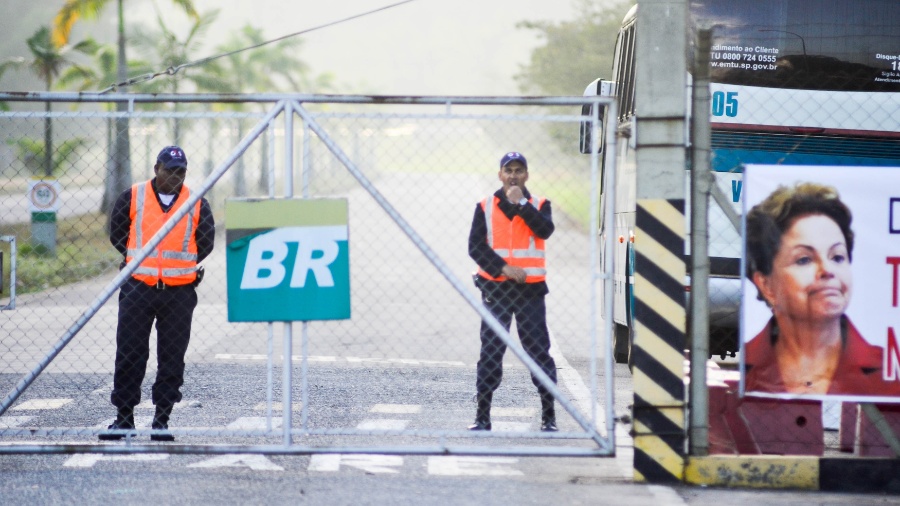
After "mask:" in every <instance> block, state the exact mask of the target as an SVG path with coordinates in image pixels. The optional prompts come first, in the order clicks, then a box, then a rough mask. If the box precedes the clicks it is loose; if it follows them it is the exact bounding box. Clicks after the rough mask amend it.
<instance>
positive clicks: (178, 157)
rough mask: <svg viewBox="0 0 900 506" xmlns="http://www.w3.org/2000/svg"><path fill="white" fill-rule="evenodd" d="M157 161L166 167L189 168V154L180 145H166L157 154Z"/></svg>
mask: <svg viewBox="0 0 900 506" xmlns="http://www.w3.org/2000/svg"><path fill="white" fill-rule="evenodd" d="M156 163H161V164H162V166H163V168H164V169H171V168H174V167H184V168H187V155H185V154H184V150H183V149H181V148H179V147H178V146H166V147H164V148H162V150H161V151H160V152H159V154H158V155H156Z"/></svg>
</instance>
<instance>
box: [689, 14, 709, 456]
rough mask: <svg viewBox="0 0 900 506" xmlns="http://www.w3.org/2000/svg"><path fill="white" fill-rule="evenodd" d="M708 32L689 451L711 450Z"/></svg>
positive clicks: (695, 237) (694, 225)
mask: <svg viewBox="0 0 900 506" xmlns="http://www.w3.org/2000/svg"><path fill="white" fill-rule="evenodd" d="M711 37H712V32H711V30H709V29H702V30H697V46H696V57H695V60H694V87H693V92H692V100H691V104H692V112H691V117H692V118H693V126H692V132H691V139H692V140H693V148H692V156H691V158H692V159H693V165H694V166H693V167H692V168H691V305H690V311H691V316H690V318H691V325H690V327H691V393H690V410H691V412H690V422H691V423H690V432H689V433H690V448H691V455H698V456H704V455H707V454H708V453H709V391H708V390H707V387H706V360H707V358H708V357H709V230H708V227H707V224H708V222H709V187H710V183H711V181H710V176H711V174H710V172H709V156H710V126H709V52H710V40H711Z"/></svg>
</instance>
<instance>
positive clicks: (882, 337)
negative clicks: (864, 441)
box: [742, 166, 900, 402]
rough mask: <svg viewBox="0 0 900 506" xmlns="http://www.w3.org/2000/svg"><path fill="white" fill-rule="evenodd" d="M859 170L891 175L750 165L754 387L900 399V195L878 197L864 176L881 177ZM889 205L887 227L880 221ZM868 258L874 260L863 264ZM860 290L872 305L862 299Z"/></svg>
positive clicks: (750, 369) (749, 377) (749, 376)
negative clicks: (898, 270) (898, 297)
mask: <svg viewBox="0 0 900 506" xmlns="http://www.w3.org/2000/svg"><path fill="white" fill-rule="evenodd" d="M850 171H853V173H852V174H848V172H850ZM859 171H877V173H878V175H886V174H889V172H888V171H887V170H886V169H860V168H822V167H786V166H774V167H771V166H751V167H749V168H748V169H747V171H746V172H745V181H744V184H745V185H746V186H745V190H746V193H745V204H744V205H745V212H744V216H745V220H746V221H745V227H746V228H745V261H744V264H745V275H746V276H745V279H744V288H743V290H744V307H743V308H742V318H743V329H742V330H743V341H744V342H743V345H744V346H743V353H742V370H743V381H744V391H745V392H747V393H750V394H753V393H762V394H768V395H772V396H777V397H812V398H820V397H824V396H829V397H832V396H840V397H842V398H848V399H849V398H851V397H852V398H856V399H858V400H864V398H874V399H877V400H878V401H879V402H885V401H887V402H890V400H889V399H890V398H892V397H893V398H896V401H897V402H900V374H897V373H898V371H897V370H895V369H900V364H894V363H892V362H891V359H894V362H897V361H900V357H892V356H891V354H890V350H891V348H890V345H891V343H890V342H889V340H890V338H891V335H890V334H892V332H893V331H892V330H890V325H891V320H893V321H898V320H897V318H896V316H900V309H898V308H896V307H894V308H890V307H886V306H890V305H891V304H892V299H891V297H890V290H896V289H897V287H896V286H891V285H892V283H891V282H890V279H891V277H892V276H891V275H892V273H893V271H892V269H893V267H892V266H891V265H890V264H889V263H886V261H885V256H884V255H885V254H886V252H885V248H886V247H887V246H888V244H890V243H895V244H896V249H895V252H896V253H898V254H900V235H892V234H890V233H889V229H888V225H889V223H888V221H889V219H888V214H889V213H888V208H889V207H891V206H892V204H891V202H892V201H891V198H890V197H889V196H887V195H886V196H885V198H884V199H883V201H881V202H879V200H878V199H873V198H872V195H871V190H872V188H871V185H870V184H863V185H860V184H859V182H860V181H867V180H868V181H873V180H877V178H872V179H869V178H867V177H863V175H862V174H860V172H859ZM898 182H900V181H898ZM858 191H863V192H866V195H867V197H863V196H862V195H861V194H858V193H857V192H858ZM855 201H861V202H855ZM879 207H880V208H881V214H882V218H881V220H880V221H882V222H883V223H884V225H885V226H884V227H883V228H881V227H877V226H875V227H872V226H871V225H873V224H876V223H873V222H872V221H873V220H875V221H876V222H877V221H879V220H878V219H877V217H876V216H877V212H876V211H877V208H879ZM898 207H900V206H898ZM851 209H852V211H851ZM898 218H900V209H898ZM898 227H900V222H898ZM879 228H880V230H879ZM879 253H880V255H879ZM879 256H880V258H881V261H880V265H878V266H876V265H873V264H874V263H876V262H875V261H874V260H873V259H874V258H878V257H879ZM861 260H862V261H863V262H865V263H866V265H865V266H864V268H857V265H859V263H860V261H861ZM882 293H883V294H884V296H883V300H881V301H878V298H879V297H880V295H879V294H882ZM858 298H861V299H862V303H852V302H853V301H854V300H855V299H858ZM879 302H881V303H879ZM879 308H882V310H881V311H879ZM882 311H883V312H882ZM891 313H893V315H894V317H893V318H891V317H890V315H891ZM857 322H861V323H859V324H857ZM898 330H900V329H898ZM869 336H873V337H877V338H873V337H869ZM886 347H887V348H888V350H887V351H886ZM895 365H896V366H897V367H896V368H895V367H894V366H895Z"/></svg>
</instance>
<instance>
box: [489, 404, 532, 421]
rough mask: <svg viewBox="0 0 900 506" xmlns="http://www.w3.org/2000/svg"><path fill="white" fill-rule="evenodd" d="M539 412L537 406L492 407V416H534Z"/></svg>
mask: <svg viewBox="0 0 900 506" xmlns="http://www.w3.org/2000/svg"><path fill="white" fill-rule="evenodd" d="M536 414H537V408H498V407H496V406H494V407H493V408H491V417H492V418H497V417H522V418H526V417H532V416H535V415H536Z"/></svg>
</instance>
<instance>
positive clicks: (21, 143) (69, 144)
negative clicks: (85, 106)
mask: <svg viewBox="0 0 900 506" xmlns="http://www.w3.org/2000/svg"><path fill="white" fill-rule="evenodd" d="M7 144H10V145H13V146H15V148H16V156H17V158H18V159H19V160H22V163H24V164H25V167H26V168H27V169H28V170H29V171H31V173H32V174H42V171H43V169H44V141H41V140H37V139H31V138H28V137H20V138H18V139H15V140H12V139H10V140H7ZM86 144H87V139H84V138H81V137H75V138H73V139H68V140H66V141H63V142H62V143H59V144H58V145H57V146H56V147H55V148H54V149H55V151H54V153H53V175H54V176H57V177H58V176H61V175H62V174H65V172H66V171H67V170H68V169H69V168H70V167H71V163H70V160H71V159H73V155H74V154H75V153H76V152H77V151H78V149H80V148H81V147H83V146H84V145H86Z"/></svg>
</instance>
